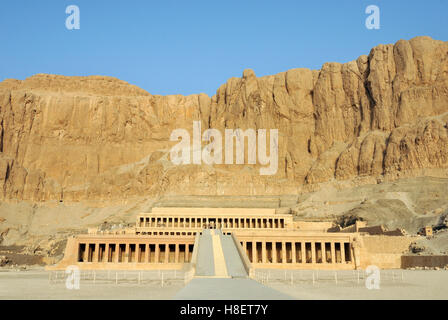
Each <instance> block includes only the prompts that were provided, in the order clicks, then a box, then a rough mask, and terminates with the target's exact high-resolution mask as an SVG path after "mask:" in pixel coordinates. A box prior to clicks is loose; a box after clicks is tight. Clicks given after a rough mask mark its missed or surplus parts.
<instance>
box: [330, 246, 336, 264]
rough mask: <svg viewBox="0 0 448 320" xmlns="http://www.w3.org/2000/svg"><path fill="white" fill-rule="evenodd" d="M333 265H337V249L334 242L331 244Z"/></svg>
mask: <svg viewBox="0 0 448 320" xmlns="http://www.w3.org/2000/svg"><path fill="white" fill-rule="evenodd" d="M331 263H336V249H335V246H334V242H333V241H332V242H331Z"/></svg>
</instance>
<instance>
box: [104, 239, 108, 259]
mask: <svg viewBox="0 0 448 320" xmlns="http://www.w3.org/2000/svg"><path fill="white" fill-rule="evenodd" d="M104 250H105V251H106V252H105V254H106V262H109V243H106V248H105V249H104Z"/></svg>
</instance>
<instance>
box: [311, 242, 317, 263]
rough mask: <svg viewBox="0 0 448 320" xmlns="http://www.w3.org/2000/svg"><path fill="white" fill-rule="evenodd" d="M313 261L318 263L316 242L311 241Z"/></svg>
mask: <svg viewBox="0 0 448 320" xmlns="http://www.w3.org/2000/svg"><path fill="white" fill-rule="evenodd" d="M311 263H316V244H315V242H314V241H312V242H311Z"/></svg>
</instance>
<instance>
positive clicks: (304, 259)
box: [300, 241, 306, 263]
mask: <svg viewBox="0 0 448 320" xmlns="http://www.w3.org/2000/svg"><path fill="white" fill-rule="evenodd" d="M305 249H306V246H305V242H303V241H301V242H300V255H301V257H302V263H306V250H305Z"/></svg>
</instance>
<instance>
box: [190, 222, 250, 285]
mask: <svg viewBox="0 0 448 320" xmlns="http://www.w3.org/2000/svg"><path fill="white" fill-rule="evenodd" d="M195 276H196V277H198V278H204V277H215V278H247V272H246V269H245V268H244V264H243V262H242V261H241V257H240V255H239V253H238V250H237V248H236V245H235V242H234V240H233V238H232V236H230V235H223V234H222V232H221V230H220V229H205V230H203V232H202V234H201V235H200V236H199V245H198V260H197V264H196V274H195Z"/></svg>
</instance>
